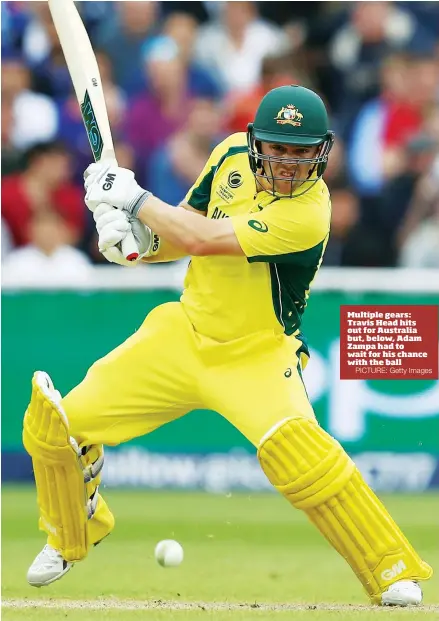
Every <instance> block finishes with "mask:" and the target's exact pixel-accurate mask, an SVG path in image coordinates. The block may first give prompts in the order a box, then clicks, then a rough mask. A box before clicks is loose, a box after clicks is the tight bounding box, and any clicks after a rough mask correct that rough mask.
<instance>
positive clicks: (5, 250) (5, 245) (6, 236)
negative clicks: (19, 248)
mask: <svg viewBox="0 0 439 621" xmlns="http://www.w3.org/2000/svg"><path fill="white" fill-rule="evenodd" d="M1 229H2V230H1V260H2V263H3V261H4V260H5V258H6V257H7V256H8V254H9V253H10V252H11V251H12V249H13V248H14V244H13V243H12V238H11V233H10V231H9V227H8V225H7V223H6V221H5V220H4V219H3V218H2V221H1Z"/></svg>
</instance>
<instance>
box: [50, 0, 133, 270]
mask: <svg viewBox="0 0 439 621" xmlns="http://www.w3.org/2000/svg"><path fill="white" fill-rule="evenodd" d="M48 3H49V9H50V13H51V15H52V19H53V23H54V25H55V28H56V31H57V33H58V38H59V41H60V44H61V47H62V50H63V53H64V57H65V59H66V63H67V67H68V70H69V73H70V77H71V78H72V83H73V87H74V89H75V93H76V98H77V100H78V103H79V107H80V110H81V115H82V119H83V121H84V125H85V129H86V131H87V136H88V140H89V143H90V147H91V150H92V153H93V157H94V159H95V161H99V160H101V159H114V160H115V159H116V155H115V152H114V146H113V139H112V136H111V129H110V123H109V120H108V113H107V107H106V104H105V97H104V90H103V88H102V80H101V75H100V73H99V67H98V63H97V60H96V56H95V53H94V51H93V47H92V45H91V42H90V39H89V37H88V34H87V30H86V29H85V26H84V24H83V22H82V19H81V16H80V15H79V13H78V11H77V9H76V6H75V3H74V1H73V0H48ZM121 246H122V252H123V254H124V256H125V258H126V259H128V260H129V261H134V260H135V259H137V257H138V256H139V253H138V248H137V244H136V242H135V239H134V237H133V235H132V233H129V234H128V235H127V236H126V237H125V239H124V240H123V241H122V244H121Z"/></svg>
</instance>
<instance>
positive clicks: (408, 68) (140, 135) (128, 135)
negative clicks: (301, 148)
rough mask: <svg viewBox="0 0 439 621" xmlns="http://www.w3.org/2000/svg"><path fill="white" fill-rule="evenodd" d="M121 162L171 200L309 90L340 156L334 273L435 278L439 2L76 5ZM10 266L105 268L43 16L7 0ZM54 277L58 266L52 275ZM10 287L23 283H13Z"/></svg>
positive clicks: (72, 120) (332, 184)
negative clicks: (410, 270)
mask: <svg viewBox="0 0 439 621" xmlns="http://www.w3.org/2000/svg"><path fill="white" fill-rule="evenodd" d="M77 6H78V8H79V10H80V12H81V15H82V17H83V20H84V22H85V23H86V26H87V30H88V32H89V35H90V38H91V40H92V43H93V47H94V49H95V51H96V52H97V56H98V62H99V67H100V71H101V76H102V80H103V83H104V90H105V96H106V102H107V107H108V112H109V117H110V122H111V127H112V132H113V137H114V141H115V148H116V154H117V158H118V162H119V164H120V165H122V166H126V167H128V168H131V169H133V170H135V172H136V176H137V178H138V180H139V182H140V183H141V184H143V185H144V187H147V188H148V189H149V190H151V191H152V192H153V193H155V194H156V195H157V196H159V197H160V198H161V199H163V200H164V201H167V202H168V203H171V204H175V205H176V204H177V203H178V202H179V201H180V200H182V198H183V197H184V195H185V193H186V192H187V190H188V189H189V187H190V186H191V185H192V183H193V182H194V181H195V179H196V178H197V176H198V174H199V173H200V171H201V169H202V167H203V165H204V163H205V161H206V159H207V158H208V156H209V154H210V152H211V150H212V148H213V147H214V146H215V145H216V144H218V142H220V141H221V140H222V139H223V138H224V137H225V136H226V135H227V134H229V133H232V132H236V131H245V130H246V127H247V123H248V122H250V121H251V120H252V119H253V116H254V112H255V109H256V107H257V105H258V103H259V101H260V99H261V97H262V96H263V95H264V94H265V93H266V92H267V91H268V90H270V89H271V88H273V87H276V86H279V85H282V84H294V83H298V84H302V85H304V86H307V87H310V88H313V89H315V90H317V92H319V93H320V94H321V96H322V97H323V98H324V100H325V103H326V104H327V106H328V109H329V111H330V119H331V128H332V129H334V130H335V132H336V144H335V147H334V149H333V152H332V154H331V157H330V162H329V166H328V169H327V172H326V173H325V180H326V183H327V184H328V186H329V188H330V190H331V193H332V214H333V218H332V235H331V240H330V242H329V244H328V247H327V252H326V257H325V263H324V264H325V265H327V266H329V265H332V266H365V267H377V266H386V267H389V266H410V267H439V2H273V1H269V2H143V1H137V2H127V1H124V2H91V1H89V2H78V3H77ZM1 18H2V19H1V28H2V37H1V43H2V59H1V63H2V86H1V97H2V99H1V115H2V123H1V131H2V143H1V146H2V149H1V163H2V261H3V269H8V270H9V271H10V272H11V271H12V272H14V270H15V272H16V273H17V275H18V276H19V274H20V272H24V271H26V273H27V274H29V273H35V277H37V276H36V275H37V273H43V274H46V275H47V274H50V270H51V269H52V267H51V266H52V265H55V264H56V265H57V268H56V269H57V270H58V271H59V270H60V269H62V266H63V265H65V270H66V277H68V278H70V277H72V278H74V277H75V276H74V274H76V275H77V277H78V278H81V277H82V276H81V274H83V273H84V270H86V267H87V266H88V265H90V264H92V263H105V259H103V257H101V255H100V254H99V252H98V250H97V246H96V234H95V231H94V226H93V220H92V217H91V214H89V213H88V211H87V210H86V208H85V206H84V202H83V189H82V183H81V182H82V173H83V171H84V169H85V168H86V166H87V165H88V164H89V163H90V161H91V153H90V149H89V145H88V142H87V137H86V134H85V131H84V128H83V125H82V120H81V117H80V113H79V109H78V105H77V102H76V99H75V95H74V92H73V88H72V85H71V81H70V77H69V74H68V71H67V68H66V65H65V62H64V57H63V54H62V50H61V48H60V44H59V41H58V38H57V34H56V31H55V28H54V26H53V24H52V21H51V18H50V14H49V11H48V5H47V3H46V2H20V1H17V0H16V1H13V2H7V1H4V2H2V3H1ZM53 269H55V268H53ZM18 276H17V277H18Z"/></svg>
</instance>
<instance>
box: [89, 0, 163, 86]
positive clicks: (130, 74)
mask: <svg viewBox="0 0 439 621" xmlns="http://www.w3.org/2000/svg"><path fill="white" fill-rule="evenodd" d="M158 32H159V8H158V3H157V2H143V1H142V2H118V3H117V6H116V11H115V13H114V17H113V18H112V19H110V20H105V21H103V22H102V26H101V27H100V28H98V29H97V30H96V36H95V37H94V45H95V46H96V48H97V49H101V50H103V51H104V52H106V54H107V55H108V57H109V58H110V61H111V65H112V67H113V71H114V79H115V82H116V84H117V85H119V86H120V87H121V88H122V89H123V90H124V91H125V92H126V93H127V94H129V95H133V94H136V93H138V92H139V91H142V89H143V88H144V72H143V54H142V49H143V47H144V45H145V42H146V41H149V40H151V39H152V38H153V37H154V36H156V35H157V34H158Z"/></svg>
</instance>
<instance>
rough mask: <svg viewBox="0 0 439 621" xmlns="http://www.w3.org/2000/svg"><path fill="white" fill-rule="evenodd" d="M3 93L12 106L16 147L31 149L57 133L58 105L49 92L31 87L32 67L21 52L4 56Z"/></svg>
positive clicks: (12, 134)
mask: <svg viewBox="0 0 439 621" xmlns="http://www.w3.org/2000/svg"><path fill="white" fill-rule="evenodd" d="M1 94H2V106H4V105H10V106H11V107H12V128H11V133H10V143H11V145H12V146H13V147H14V148H16V149H23V150H24V149H28V148H30V147H31V146H32V145H34V144H36V143H38V142H46V141H50V140H53V139H54V138H55V137H56V132H57V130H58V116H57V111H56V106H55V104H54V102H53V101H52V100H51V99H50V98H49V97H47V96H46V95H42V94H41V93H35V92H34V91H32V90H31V75H30V72H29V69H28V68H27V67H26V66H25V64H24V63H23V61H22V60H21V59H20V58H19V57H18V56H6V57H3V58H2V88H1ZM37 119H38V122H36V120H37Z"/></svg>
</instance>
